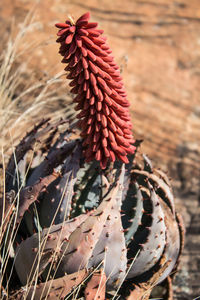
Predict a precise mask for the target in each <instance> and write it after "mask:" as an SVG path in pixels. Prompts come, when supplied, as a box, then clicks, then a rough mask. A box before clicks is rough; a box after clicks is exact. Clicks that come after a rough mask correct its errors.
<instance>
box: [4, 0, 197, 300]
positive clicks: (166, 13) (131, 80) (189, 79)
mask: <svg viewBox="0 0 200 300" xmlns="http://www.w3.org/2000/svg"><path fill="white" fill-rule="evenodd" d="M34 3H35V1H31V0H1V2H0V24H1V29H0V33H1V35H2V34H3V33H4V34H5V33H6V32H8V33H9V31H10V24H11V21H12V19H13V17H14V18H15V24H16V25H15V26H16V30H17V28H19V26H20V24H21V23H22V21H23V20H24V18H25V16H26V15H27V13H28V11H29V10H30V9H31V8H32V7H33V6H34ZM87 11H90V12H91V18H92V20H93V21H98V22H99V27H100V28H103V29H104V31H105V34H106V36H107V37H108V43H109V44H110V46H111V48H112V50H113V54H114V56H115V58H116V62H117V63H118V64H119V65H120V67H121V70H122V75H123V78H124V83H125V86H126V89H127V93H128V98H129V101H130V104H131V106H130V108H131V116H132V122H133V128H134V133H135V137H136V138H137V139H144V142H143V146H142V151H143V152H145V153H147V154H148V156H149V157H150V158H151V159H152V160H153V162H154V165H155V166H157V167H158V166H161V167H162V168H163V169H164V170H168V174H169V175H170V176H171V178H172V185H173V188H174V191H175V194H176V203H177V207H178V210H179V212H181V213H182V215H183V217H184V222H185V226H186V229H187V233H186V243H185V250H184V253H183V259H182V264H181V270H180V272H179V273H178V275H177V277H176V280H175V286H174V291H175V299H180V300H184V299H187V300H188V299H193V298H195V297H197V296H200V275H199V269H200V250H199V249H200V207H199V203H200V179H199V178H200V177H199V175H200V142H199V140H200V1H199V0H180V1H179V0H177V1H172V0H146V1H142V0H141V1H140V0H138V1H136V0H123V1H122V0H113V1H111V0H85V1H76V0H73V1H72V0H65V1H63V0H62V1H61V0H56V1H55V0H41V1H40V2H39V3H38V4H37V5H36V8H35V19H36V21H38V22H40V24H38V26H37V28H36V29H34V30H33V31H32V32H30V36H29V39H30V41H31V40H34V41H37V42H38V43H40V47H37V48H36V49H35V50H34V51H33V53H32V55H31V59H30V56H28V55H27V56H26V54H24V60H27V63H28V66H29V68H30V69H32V72H33V73H34V74H36V76H42V74H43V72H44V71H45V72H49V73H50V74H52V75H53V74H55V73H56V72H59V71H62V70H63V66H62V65H61V64H60V56H59V55H58V45H57V44H56V43H55V35H56V29H55V28H54V23H56V22H58V21H64V20H65V19H66V18H67V16H68V15H69V14H71V15H73V16H74V18H75V19H76V18H77V17H79V16H80V15H81V14H83V13H85V12H87ZM1 47H2V45H1ZM66 89H67V87H66Z"/></svg>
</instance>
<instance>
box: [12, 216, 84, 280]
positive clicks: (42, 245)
mask: <svg viewBox="0 0 200 300" xmlns="http://www.w3.org/2000/svg"><path fill="white" fill-rule="evenodd" d="M86 218H87V215H86V214H85V215H80V216H79V217H77V218H76V219H72V220H70V221H65V222H63V223H61V224H58V225H52V226H51V227H50V228H46V229H43V231H42V232H41V233H35V234H33V235H32V236H31V237H29V238H27V239H26V240H25V241H23V242H21V244H20V245H19V246H18V247H17V249H16V259H15V269H16V271H17V274H18V276H19V278H20V281H21V283H22V284H23V285H25V284H26V283H27V280H28V278H29V280H30V279H31V278H32V277H33V274H34V272H35V270H36V269H37V267H38V268H39V269H38V273H39V275H40V274H41V273H42V272H43V271H44V269H45V268H46V266H47V265H48V263H49V262H50V260H51V258H52V255H53V254H55V252H57V253H59V252H60V250H61V247H62V244H63V242H64V241H65V240H66V239H68V238H69V236H70V234H71V233H72V232H73V231H74V230H75V229H76V228H77V227H78V226H79V225H80V224H81V223H82V222H83V221H84V220H85V219H86ZM22 265H23V266H24V268H22V267H21V266H22Z"/></svg>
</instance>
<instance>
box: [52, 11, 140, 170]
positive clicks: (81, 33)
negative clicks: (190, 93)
mask: <svg viewBox="0 0 200 300" xmlns="http://www.w3.org/2000/svg"><path fill="white" fill-rule="evenodd" d="M89 18H90V14H89V13H86V14H84V15H82V16H81V17H80V18H79V19H78V20H77V21H76V22H74V21H73V20H72V18H70V20H67V21H66V22H65V23H58V24H56V27H57V28H59V31H58V33H57V35H58V39H57V42H58V43H60V50H59V53H60V54H61V55H62V56H63V60H62V62H63V63H65V64H67V66H66V68H65V70H66V71H67V72H68V75H67V78H68V79H70V80H71V82H70V87H72V88H71V90H70V91H71V93H73V94H77V96H76V97H75V98H74V102H75V103H76V104H77V105H76V108H75V109H76V110H80V111H81V112H80V113H79V114H78V115H77V118H78V119H80V121H79V126H80V128H81V130H82V132H81V137H82V138H83V146H84V156H85V159H86V161H87V162H90V161H92V160H94V159H96V160H98V161H100V167H101V168H102V169H104V168H106V166H107V163H108V161H115V159H116V158H117V159H119V160H121V161H123V162H124V163H128V159H127V154H132V153H134V152H135V147H134V146H133V143H134V139H133V137H132V125H131V119H130V114H129V111H128V107H129V102H128V100H127V98H126V92H125V89H124V85H123V82H122V78H121V75H120V71H119V67H118V66H117V65H116V63H115V62H114V58H113V56H112V55H111V53H112V51H111V50H110V48H109V46H108V45H107V43H106V38H105V37H104V36H102V34H103V30H99V29H97V25H98V24H97V23H92V22H89Z"/></svg>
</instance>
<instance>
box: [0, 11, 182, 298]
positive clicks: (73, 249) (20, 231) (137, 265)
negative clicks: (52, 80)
mask: <svg viewBox="0 0 200 300" xmlns="http://www.w3.org/2000/svg"><path fill="white" fill-rule="evenodd" d="M88 20H89V14H85V15H83V16H82V17H81V18H79V19H78V21H77V22H76V23H74V21H73V20H71V19H70V20H69V21H66V22H65V23H62V24H57V27H59V28H61V29H60V31H59V36H60V38H59V42H60V43H61V48H60V52H61V54H62V55H63V56H64V62H66V63H68V66H67V68H68V71H69V72H70V75H68V76H70V77H71V78H72V79H73V81H72V82H73V84H71V85H72V86H75V89H73V90H72V92H75V93H78V96H77V97H76V98H75V100H74V101H75V102H76V101H77V102H78V108H77V109H81V113H80V114H79V117H80V118H81V122H79V124H78V125H79V127H80V126H81V128H80V129H81V134H80V130H79V131H78V130H77V129H75V125H76V124H75V123H73V118H71V119H69V118H68V120H60V121H59V122H57V123H51V122H49V120H42V121H41V122H40V123H39V124H38V125H37V126H35V127H34V128H33V129H32V130H31V131H30V132H28V133H27V134H26V136H25V137H24V138H23V139H22V141H21V142H20V143H19V145H18V146H17V147H16V149H15V152H14V154H13V155H12V156H11V158H10V160H9V162H8V165H7V167H6V170H5V192H4V194H3V197H2V198H1V199H0V200H1V201H0V208H1V286H2V290H1V292H2V297H7V298H8V299H36V300H37V299H52V300H53V299H65V298H66V299H78V298H81V297H84V298H85V299H87V300H89V299H91V300H92V299H115V298H120V297H121V298H122V299H129V300H130V299H149V297H150V294H151V292H152V290H153V288H154V287H155V286H156V285H160V284H161V285H162V284H164V285H165V287H166V286H167V289H165V290H166V291H167V292H166V294H165V295H164V296H163V295H161V296H163V297H165V298H168V299H172V297H173V296H172V288H171V282H172V278H173V274H174V272H175V271H176V269H177V265H178V262H179V257H180V253H181V250H182V246H183V225H182V222H181V218H180V216H179V215H178V214H177V213H176V211H175V207H174V198H173V194H172V191H171V187H170V184H169V181H168V179H167V177H166V175H165V174H163V173H162V172H161V171H159V170H155V169H153V167H152V165H151V162H150V161H149V159H148V158H147V157H146V156H144V157H143V159H142V161H140V163H138V162H136V160H135V157H134V152H135V149H136V147H138V146H139V142H136V143H135V144H133V138H132V133H131V125H130V116H129V113H128V109H127V107H128V102H127V100H126V96H125V92H124V89H123V84H122V81H121V77H120V74H119V72H118V68H117V66H116V65H115V63H114V62H113V58H112V57H110V49H109V48H108V46H107V45H106V44H105V39H104V38H103V39H102V38H100V37H99V35H100V34H101V33H102V31H100V30H98V29H96V27H97V24H96V23H89V21H88ZM95 45H96V47H95ZM86 53H87V55H86ZM92 53H93V55H92ZM89 65H91V66H92V67H91V66H90V67H89ZM96 70H97V72H96ZM95 72H96V73H95ZM80 74H82V75H80ZM92 74H93V75H94V76H95V80H96V81H95V80H94V77H93V75H92ZM79 76H80V78H83V81H81V79H80V78H79ZM81 76H82V77H81ZM88 76H89V77H88ZM109 76H110V77H109ZM91 78H93V79H91ZM101 95H102V96H101ZM91 99H93V100H91ZM93 101H94V102H93ZM109 101H110V102H109ZM88 103H89V104H88ZM100 103H101V104H100ZM109 103H110V104H109ZM106 111H107V113H106ZM90 122H91V123H90ZM111 124H112V125H111ZM105 125H106V126H105ZM97 137H98V138H97ZM116 159H117V161H116Z"/></svg>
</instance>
